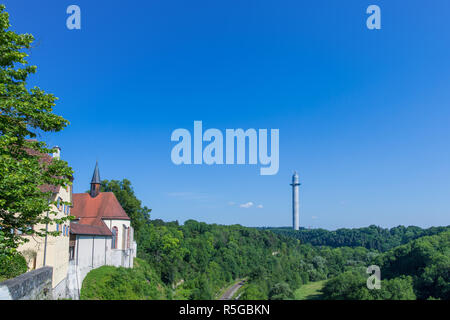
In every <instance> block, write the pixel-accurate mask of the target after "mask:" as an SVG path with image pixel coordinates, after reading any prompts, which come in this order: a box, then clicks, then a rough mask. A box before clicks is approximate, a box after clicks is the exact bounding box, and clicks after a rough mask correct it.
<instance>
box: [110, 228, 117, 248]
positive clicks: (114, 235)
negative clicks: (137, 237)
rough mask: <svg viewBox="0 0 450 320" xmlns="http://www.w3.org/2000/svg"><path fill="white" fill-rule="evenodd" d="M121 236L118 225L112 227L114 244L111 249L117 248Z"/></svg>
mask: <svg viewBox="0 0 450 320" xmlns="http://www.w3.org/2000/svg"><path fill="white" fill-rule="evenodd" d="M118 237H119V230H118V229H117V227H113V228H112V244H111V249H117V239H118Z"/></svg>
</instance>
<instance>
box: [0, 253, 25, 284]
mask: <svg viewBox="0 0 450 320" xmlns="http://www.w3.org/2000/svg"><path fill="white" fill-rule="evenodd" d="M25 272H27V261H26V260H25V258H24V257H23V256H22V255H21V254H20V253H19V252H16V253H14V254H12V255H0V282H2V281H4V280H7V279H11V278H14V277H17V276H19V275H21V274H22V273H25Z"/></svg>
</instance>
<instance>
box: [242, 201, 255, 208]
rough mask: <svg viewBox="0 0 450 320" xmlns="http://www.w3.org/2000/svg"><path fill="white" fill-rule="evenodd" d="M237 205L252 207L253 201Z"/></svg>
mask: <svg viewBox="0 0 450 320" xmlns="http://www.w3.org/2000/svg"><path fill="white" fill-rule="evenodd" d="M239 207H241V208H245V209H248V208H250V207H253V202H247V203H243V204H241V205H239Z"/></svg>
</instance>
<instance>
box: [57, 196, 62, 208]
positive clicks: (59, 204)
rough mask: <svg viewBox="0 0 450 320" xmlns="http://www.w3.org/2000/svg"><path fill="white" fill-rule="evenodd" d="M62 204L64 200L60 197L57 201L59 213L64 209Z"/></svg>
mask: <svg viewBox="0 0 450 320" xmlns="http://www.w3.org/2000/svg"><path fill="white" fill-rule="evenodd" d="M61 202H62V199H61V198H60V197H58V200H57V201H56V207H57V208H58V210H59V211H61V209H62V205H61Z"/></svg>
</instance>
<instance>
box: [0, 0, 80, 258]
mask: <svg viewBox="0 0 450 320" xmlns="http://www.w3.org/2000/svg"><path fill="white" fill-rule="evenodd" d="M9 29H10V23H9V15H8V13H7V12H6V11H5V7H4V6H3V5H0V229H1V234H0V241H1V243H0V250H1V251H0V255H2V256H3V257H11V258H12V257H13V256H14V251H15V249H16V248H17V247H18V246H19V245H20V244H21V243H23V242H24V241H26V239H25V238H24V237H23V236H22V235H23V234H36V235H38V236H45V235H46V234H48V233H47V232H46V230H45V228H39V229H38V228H33V227H32V226H35V225H37V224H43V225H45V224H47V223H49V224H52V223H54V222H57V223H62V222H64V221H66V220H68V219H70V217H64V218H63V219H56V218H55V215H56V214H57V213H56V212H52V211H51V207H50V204H51V203H52V202H51V200H52V199H51V195H52V193H51V192H50V191H49V192H42V191H41V189H40V187H41V186H44V185H51V186H62V187H67V186H68V185H69V184H70V177H71V175H72V169H71V168H69V167H68V165H67V162H65V161H62V160H56V159H55V160H54V161H43V158H42V156H43V154H48V153H50V152H52V151H54V150H52V149H49V148H48V147H47V146H46V144H45V143H43V142H39V141H35V140H32V139H34V138H36V137H37V136H38V135H39V134H40V133H42V132H55V131H61V130H62V129H63V128H64V127H66V126H67V125H68V124H69V122H68V121H67V120H65V119H64V118H62V117H61V116H58V115H56V114H54V113H53V112H52V111H53V107H54V106H55V101H56V99H57V98H56V97H55V96H54V95H52V94H48V93H45V92H44V91H43V90H41V89H39V88H38V87H34V88H31V89H29V88H27V79H28V76H29V75H30V74H33V73H35V72H36V66H31V65H29V64H28V62H27V61H26V57H27V56H28V55H27V53H26V52H25V51H26V50H29V49H30V48H31V46H32V43H33V41H34V38H33V36H32V35H30V34H17V33H15V32H14V31H11V30H9ZM43 212H49V215H48V216H47V215H44V214H43ZM49 233H50V232H49ZM50 234H51V235H55V234H57V232H51V233H50Z"/></svg>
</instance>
